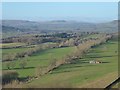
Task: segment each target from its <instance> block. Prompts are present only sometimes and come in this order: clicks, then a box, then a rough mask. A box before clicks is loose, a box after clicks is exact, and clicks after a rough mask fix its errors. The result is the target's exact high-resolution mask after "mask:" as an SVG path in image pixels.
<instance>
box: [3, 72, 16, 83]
mask: <svg viewBox="0 0 120 90" xmlns="http://www.w3.org/2000/svg"><path fill="white" fill-rule="evenodd" d="M17 78H18V73H17V72H16V71H15V70H5V71H3V72H2V83H3V84H6V83H10V82H11V81H13V80H16V79H17Z"/></svg>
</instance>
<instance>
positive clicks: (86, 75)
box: [24, 41, 118, 88]
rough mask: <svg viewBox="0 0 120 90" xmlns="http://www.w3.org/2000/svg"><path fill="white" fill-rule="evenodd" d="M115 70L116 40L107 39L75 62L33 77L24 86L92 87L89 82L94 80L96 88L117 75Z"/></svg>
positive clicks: (116, 58)
mask: <svg viewBox="0 0 120 90" xmlns="http://www.w3.org/2000/svg"><path fill="white" fill-rule="evenodd" d="M62 52H64V51H62ZM44 55H45V54H44ZM44 55H43V56H44ZM45 56H46V55H45ZM55 56H56V55H55ZM46 57H47V56H46ZM90 60H99V61H102V63H100V64H90V63H89V61H90ZM117 71H118V42H117V41H109V42H107V43H106V44H103V45H100V46H97V47H96V48H92V49H91V50H90V51H89V53H88V54H86V55H85V56H84V57H83V59H79V60H76V62H74V63H73V64H66V65H62V66H60V67H59V68H57V69H55V70H53V71H52V73H49V74H47V75H44V76H42V77H41V78H38V79H35V80H34V81H32V82H30V83H28V84H26V85H24V86H25V87H81V86H84V85H88V87H92V86H91V85H89V84H92V83H93V82H94V85H95V87H96V88H97V85H98V84H100V85H102V86H98V87H104V86H105V85H107V84H109V83H110V82H111V81H109V79H110V80H114V79H115V78H116V77H117ZM103 77H104V78H103ZM102 78H103V79H102ZM97 80H98V82H97ZM99 81H100V82H99ZM105 81H106V82H105ZM93 87H94V86H93Z"/></svg>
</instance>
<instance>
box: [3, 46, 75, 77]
mask: <svg viewBox="0 0 120 90" xmlns="http://www.w3.org/2000/svg"><path fill="white" fill-rule="evenodd" d="M73 49H74V47H67V48H54V49H47V50H44V51H42V52H41V51H40V52H38V53H35V54H33V55H32V56H30V57H26V58H23V59H19V60H16V61H13V62H15V63H16V67H15V68H14V70H16V71H17V72H18V73H19V77H27V76H33V75H35V74H34V73H35V67H37V66H48V65H49V64H50V63H51V62H52V61H53V60H54V59H60V58H61V57H64V56H65V54H68V53H69V52H71V51H72V50H73ZM11 50H12V49H11ZM15 50H16V49H15ZM19 50H20V49H19ZM19 50H18V51H19ZM21 50H22V49H21ZM23 50H24V49H23ZM16 51H17V50H16ZM20 60H27V66H26V68H25V69H21V68H20V66H19V63H20ZM3 69H4V70H6V69H7V68H6V65H5V63H3Z"/></svg>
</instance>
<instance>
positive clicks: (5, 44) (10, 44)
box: [0, 43, 25, 48]
mask: <svg viewBox="0 0 120 90" xmlns="http://www.w3.org/2000/svg"><path fill="white" fill-rule="evenodd" d="M21 45H25V43H2V44H0V48H2V47H13V46H21Z"/></svg>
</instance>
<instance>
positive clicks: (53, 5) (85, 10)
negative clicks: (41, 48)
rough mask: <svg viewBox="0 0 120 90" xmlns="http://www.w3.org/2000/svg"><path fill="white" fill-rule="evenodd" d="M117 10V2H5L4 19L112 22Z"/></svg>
mask: <svg viewBox="0 0 120 90" xmlns="http://www.w3.org/2000/svg"><path fill="white" fill-rule="evenodd" d="M117 9H118V3H117V2H3V3H2V19H17V20H33V21H46V20H63V19H64V20H77V21H91V22H97V21H111V20H115V19H117V17H118V12H117V11H118V10H117Z"/></svg>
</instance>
